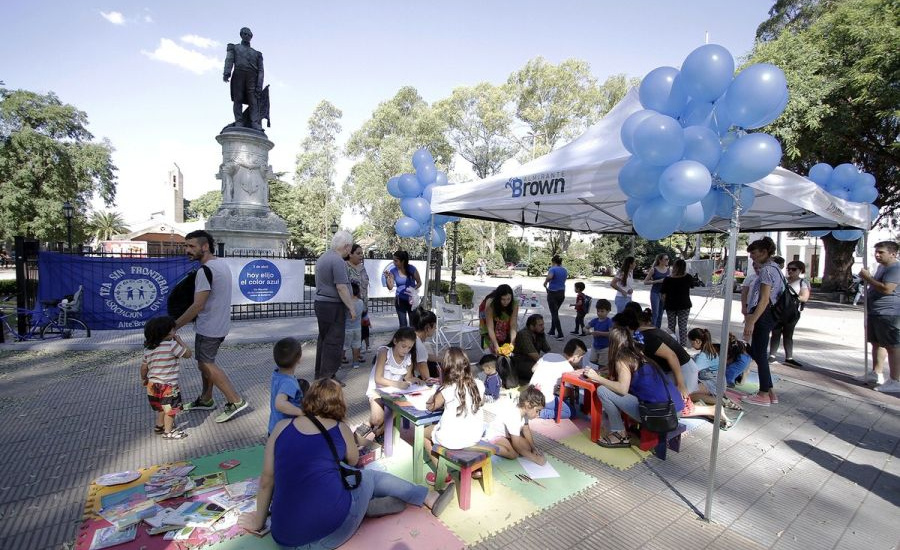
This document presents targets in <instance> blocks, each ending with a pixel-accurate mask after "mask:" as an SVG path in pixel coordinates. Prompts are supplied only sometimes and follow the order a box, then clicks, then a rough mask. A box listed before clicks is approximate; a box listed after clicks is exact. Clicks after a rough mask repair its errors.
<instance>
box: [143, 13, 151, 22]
mask: <svg viewBox="0 0 900 550" xmlns="http://www.w3.org/2000/svg"><path fill="white" fill-rule="evenodd" d="M144 23H153V17H151V16H149V15H145V16H144Z"/></svg>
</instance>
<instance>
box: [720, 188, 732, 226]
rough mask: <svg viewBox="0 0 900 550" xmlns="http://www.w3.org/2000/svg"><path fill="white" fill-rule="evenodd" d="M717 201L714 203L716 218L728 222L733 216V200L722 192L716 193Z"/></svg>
mask: <svg viewBox="0 0 900 550" xmlns="http://www.w3.org/2000/svg"><path fill="white" fill-rule="evenodd" d="M717 193H718V194H719V200H718V201H717V203H716V216H719V217H720V218H725V219H726V220H730V219H731V216H732V215H734V199H733V198H732V197H731V195H729V194H728V193H725V192H724V191H717Z"/></svg>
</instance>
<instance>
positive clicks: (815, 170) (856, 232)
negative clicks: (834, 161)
mask: <svg viewBox="0 0 900 550" xmlns="http://www.w3.org/2000/svg"><path fill="white" fill-rule="evenodd" d="M809 179H811V180H812V181H814V182H816V184H817V185H818V186H819V187H821V188H822V189H824V190H825V191H827V192H829V193H831V195H833V196H835V197H838V198H840V199H844V200H848V201H853V202H867V203H869V209H870V211H871V214H870V219H871V220H874V219H875V218H877V217H878V207H877V206H875V205H874V204H872V203H873V202H875V199H877V198H878V189H876V188H875V176H873V175H872V174H869V173H868V172H860V171H859V170H858V169H857V168H856V166H854V165H852V164H850V163H848V162H845V163H844V164H839V165H837V166H835V167H834V168H832V167H831V165H830V164H827V163H824V162H820V163H818V164H816V165H814V166H813V167H812V168H810V169H809ZM829 233H831V235H832V236H833V237H834V238H835V239H837V240H839V241H856V240H859V239H860V238H862V236H863V232H862V230H861V229H835V230H834V231H828V230H827V229H826V230H824V231H810V232H809V234H810V235H811V236H813V237H824V236H825V235H827V234H829Z"/></svg>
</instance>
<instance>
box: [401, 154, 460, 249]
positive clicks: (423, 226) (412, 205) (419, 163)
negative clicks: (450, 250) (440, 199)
mask: <svg viewBox="0 0 900 550" xmlns="http://www.w3.org/2000/svg"><path fill="white" fill-rule="evenodd" d="M412 163H413V168H415V170H416V173H415V174H401V175H399V176H394V177H393V178H391V179H389V180H388V182H387V192H388V194H389V195H391V196H392V197H396V198H398V199H400V210H401V211H402V212H403V216H401V217H400V219H398V220H397V223H395V224H394V230H395V231H396V232H397V235H398V236H400V237H427V235H428V230H429V228H430V226H431V191H432V190H433V189H434V186H435V185H447V174H445V173H444V172H441V171H440V170H438V169H437V167H436V166H435V165H434V157H432V156H431V153H429V152H428V149H425V148H424V147H422V148H421V149H418V150H417V151H416V152H415V153H413V156H412ZM452 221H459V218H457V217H453V216H444V215H442V214H435V216H434V231H433V232H432V233H431V246H433V247H435V248H437V247H439V246H444V243H445V242H446V241H447V232H446V231H445V230H444V224H445V223H447V222H452Z"/></svg>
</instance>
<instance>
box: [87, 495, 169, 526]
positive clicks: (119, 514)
mask: <svg viewBox="0 0 900 550" xmlns="http://www.w3.org/2000/svg"><path fill="white" fill-rule="evenodd" d="M160 508H161V507H160V506H159V505H158V504H156V503H155V502H153V501H152V500H142V501H140V502H137V503H134V502H131V501H126V502H123V503H120V504H116V505H113V506H110V507H109V508H104V509H103V510H100V517H102V518H103V519H105V520H106V521H108V522H110V523H111V524H113V526H114V527H115V528H116V529H119V530H120V531H121V530H123V529H126V528H127V527H129V526H131V525H134V524H135V523H139V522H140V521H141V520H143V519H145V518H148V517H151V516H155V515H156V514H158V513H159V511H160Z"/></svg>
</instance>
